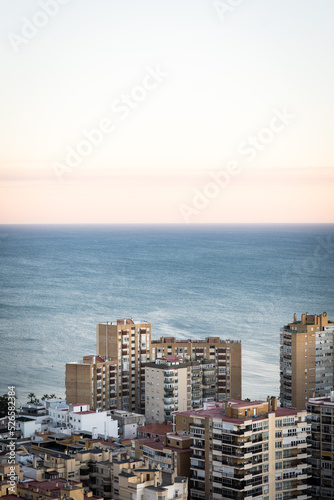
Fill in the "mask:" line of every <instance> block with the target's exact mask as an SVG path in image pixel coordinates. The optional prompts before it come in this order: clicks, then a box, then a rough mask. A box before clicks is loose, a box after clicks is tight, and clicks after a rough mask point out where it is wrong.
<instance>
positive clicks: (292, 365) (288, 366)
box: [280, 312, 334, 410]
mask: <svg viewBox="0 0 334 500" xmlns="http://www.w3.org/2000/svg"><path fill="white" fill-rule="evenodd" d="M333 334H334V321H330V320H329V319H328V316H327V313H325V312H324V313H323V314H321V315H319V316H317V315H310V314H308V313H306V314H302V317H301V321H297V315H296V314H295V315H294V320H293V322H292V323H289V324H288V325H286V326H284V327H283V328H282V329H281V341H280V344H281V354H280V371H281V383H280V401H281V405H282V406H284V407H285V408H291V407H292V408H297V409H298V410H302V409H304V408H306V403H307V401H308V399H309V398H311V397H313V396H325V395H326V394H328V393H329V391H330V390H331V389H332V387H333V369H334V363H333Z"/></svg>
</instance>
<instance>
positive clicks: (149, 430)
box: [137, 424, 173, 436]
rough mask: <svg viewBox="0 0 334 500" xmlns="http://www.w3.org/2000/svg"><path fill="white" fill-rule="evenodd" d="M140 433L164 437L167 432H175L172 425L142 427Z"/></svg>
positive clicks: (139, 428) (139, 429)
mask: <svg viewBox="0 0 334 500" xmlns="http://www.w3.org/2000/svg"><path fill="white" fill-rule="evenodd" d="M137 431H138V433H139V432H141V433H145V434H157V435H158V436H163V435H164V434H165V432H173V426H172V424H148V425H144V426H142V427H138V429H137Z"/></svg>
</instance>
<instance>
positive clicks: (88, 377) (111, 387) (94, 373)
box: [65, 355, 120, 411]
mask: <svg viewBox="0 0 334 500" xmlns="http://www.w3.org/2000/svg"><path fill="white" fill-rule="evenodd" d="M116 368H117V367H116V364H114V363H113V362H112V361H104V359H103V358H101V357H100V356H94V355H93V356H84V358H83V360H82V361H79V362H72V363H66V377H65V380H66V382H65V384H66V403H67V404H77V403H81V404H88V405H90V406H91V408H93V409H94V410H102V411H104V410H110V409H115V408H118V404H119V403H120V397H119V391H118V384H117V378H116Z"/></svg>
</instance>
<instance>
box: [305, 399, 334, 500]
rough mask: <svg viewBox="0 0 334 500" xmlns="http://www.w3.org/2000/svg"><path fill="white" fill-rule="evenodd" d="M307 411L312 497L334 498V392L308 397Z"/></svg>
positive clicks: (315, 499) (315, 498)
mask: <svg viewBox="0 0 334 500" xmlns="http://www.w3.org/2000/svg"><path fill="white" fill-rule="evenodd" d="M307 411H308V413H309V421H310V423H311V432H312V434H311V437H310V441H309V442H310V445H311V447H310V452H311V459H310V464H311V465H312V479H311V494H312V498H313V499H314V500H317V499H318V498H334V480H333V469H334V467H333V464H334V444H333V428H334V392H333V391H331V392H330V395H329V396H324V397H319V398H312V399H310V400H309V401H308V403H307Z"/></svg>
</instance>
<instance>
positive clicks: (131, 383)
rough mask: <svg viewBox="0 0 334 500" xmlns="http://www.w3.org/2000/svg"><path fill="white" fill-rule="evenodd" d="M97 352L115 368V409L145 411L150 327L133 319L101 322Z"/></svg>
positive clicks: (97, 329) (97, 327)
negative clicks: (146, 367) (146, 366)
mask: <svg viewBox="0 0 334 500" xmlns="http://www.w3.org/2000/svg"><path fill="white" fill-rule="evenodd" d="M96 343H97V353H98V355H99V356H101V357H102V358H103V359H105V360H106V361H111V362H112V363H114V364H115V365H116V399H117V400H116V408H118V409H119V410H126V411H132V412H136V413H144V412H145V365H146V363H147V362H148V361H150V343H151V324H150V323H147V322H138V321H134V320H133V319H118V320H117V321H116V322H111V323H99V324H98V325H97V326H96Z"/></svg>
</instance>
